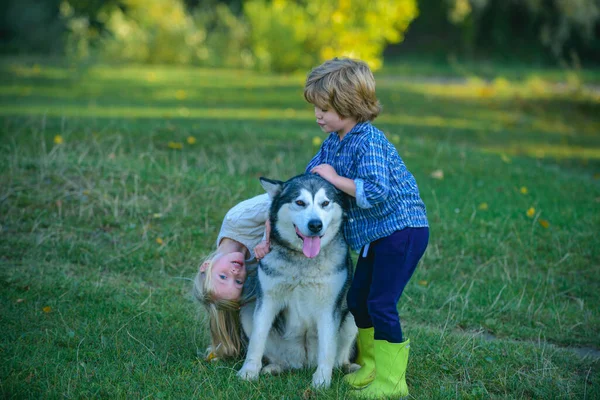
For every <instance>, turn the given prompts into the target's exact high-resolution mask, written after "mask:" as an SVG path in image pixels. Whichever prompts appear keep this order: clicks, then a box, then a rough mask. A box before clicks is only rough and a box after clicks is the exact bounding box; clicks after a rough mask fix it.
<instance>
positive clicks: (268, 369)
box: [260, 364, 283, 375]
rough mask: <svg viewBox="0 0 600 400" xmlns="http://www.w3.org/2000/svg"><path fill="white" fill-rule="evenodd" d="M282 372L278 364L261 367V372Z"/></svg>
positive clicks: (276, 373)
mask: <svg viewBox="0 0 600 400" xmlns="http://www.w3.org/2000/svg"><path fill="white" fill-rule="evenodd" d="M282 372H283V367H282V366H281V365H278V364H269V365H266V366H264V367H263V369H262V370H261V371H260V373H261V374H269V375H279V374H280V373H282Z"/></svg>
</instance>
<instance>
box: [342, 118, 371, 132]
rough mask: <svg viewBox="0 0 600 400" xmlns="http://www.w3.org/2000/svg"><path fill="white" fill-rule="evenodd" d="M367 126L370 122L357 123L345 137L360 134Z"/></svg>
mask: <svg viewBox="0 0 600 400" xmlns="http://www.w3.org/2000/svg"><path fill="white" fill-rule="evenodd" d="M369 125H371V122H370V121H365V122H358V123H357V124H356V125H354V127H353V128H352V129H350V132H348V133H347V134H346V135H350V134H352V133H361V132H362V131H364V130H365V129H366V128H367V127H368V126H369Z"/></svg>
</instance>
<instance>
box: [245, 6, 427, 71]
mask: <svg viewBox="0 0 600 400" xmlns="http://www.w3.org/2000/svg"><path fill="white" fill-rule="evenodd" d="M244 13H245V15H246V17H247V18H248V21H249V23H250V26H251V27H252V50H253V53H254V55H255V57H256V62H257V65H258V67H259V68H261V69H266V70H269V69H270V70H275V71H294V70H298V69H301V70H305V69H307V68H310V67H312V66H314V65H316V64H318V63H320V62H322V61H324V60H327V59H330V58H332V57H335V56H349V57H354V58H360V59H362V60H365V61H366V62H367V63H369V65H370V66H371V68H373V69H374V70H376V69H378V68H380V67H381V65H382V61H383V60H382V54H383V50H384V48H385V46H386V44H387V43H398V42H400V41H402V39H403V37H404V32H405V31H406V30H407V28H408V25H409V24H410V22H411V21H412V20H413V19H414V18H415V17H416V16H417V14H418V11H417V4H416V1H415V0H400V1H398V0H386V1H377V2H368V1H361V0H342V1H338V0H305V1H301V2H299V1H294V0H276V1H272V2H269V1H265V0H250V1H247V2H246V3H245V4H244Z"/></svg>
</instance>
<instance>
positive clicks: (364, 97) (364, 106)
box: [304, 58, 381, 122]
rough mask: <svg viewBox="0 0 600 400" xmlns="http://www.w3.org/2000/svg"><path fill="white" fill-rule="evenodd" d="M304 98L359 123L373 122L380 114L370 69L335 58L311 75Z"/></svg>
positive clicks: (309, 75)
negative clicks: (331, 108)
mask: <svg viewBox="0 0 600 400" xmlns="http://www.w3.org/2000/svg"><path fill="white" fill-rule="evenodd" d="M304 98H305V99H306V101H308V102H309V103H311V104H314V105H315V106H317V107H319V108H321V109H324V110H327V109H329V108H330V107H333V109H334V110H335V111H336V112H337V113H338V115H340V116H341V117H343V118H348V117H352V118H355V119H356V122H365V121H372V120H374V119H375V118H376V117H377V116H378V115H379V113H380V112H381V104H380V103H379V100H377V96H376V95H375V78H374V77H373V73H372V72H371V69H370V68H369V66H368V65H367V64H366V63H365V62H363V61H360V60H353V59H351V58H334V59H332V60H329V61H325V62H324V63H323V64H321V65H319V66H318V67H316V68H314V69H313V70H312V71H310V73H309V74H308V77H307V78H306V84H305V85H304Z"/></svg>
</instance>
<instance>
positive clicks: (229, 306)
mask: <svg viewBox="0 0 600 400" xmlns="http://www.w3.org/2000/svg"><path fill="white" fill-rule="evenodd" d="M215 255H216V253H213V254H211V255H210V256H208V257H207V258H206V260H205V261H204V263H208V266H207V267H206V269H205V270H204V271H198V274H197V275H196V279H194V296H195V297H196V298H197V299H198V300H199V301H200V303H202V305H203V306H204V308H205V309H206V312H207V319H208V327H209V330H210V341H211V343H210V346H209V347H208V349H207V357H208V359H209V360H210V359H213V358H229V357H238V356H239V355H240V354H241V352H242V347H243V345H244V340H243V338H242V332H241V325H240V307H241V303H240V302H239V301H235V300H224V299H219V298H217V297H216V296H215V295H214V292H213V290H212V282H211V270H212V266H213V259H214V257H215ZM204 263H203V264H204Z"/></svg>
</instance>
